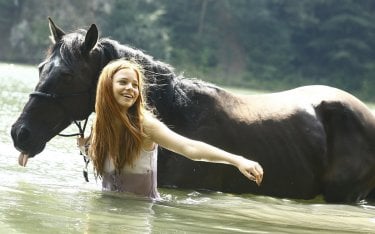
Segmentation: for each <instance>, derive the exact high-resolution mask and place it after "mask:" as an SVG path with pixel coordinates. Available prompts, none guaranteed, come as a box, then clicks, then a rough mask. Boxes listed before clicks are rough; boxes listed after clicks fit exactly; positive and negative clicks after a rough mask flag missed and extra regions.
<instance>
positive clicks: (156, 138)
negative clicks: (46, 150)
mask: <svg viewBox="0 0 375 234" xmlns="http://www.w3.org/2000/svg"><path fill="white" fill-rule="evenodd" d="M95 111H96V117H95V120H94V123H93V130H92V135H91V142H90V148H89V155H90V157H91V159H92V161H93V164H94V170H95V174H96V176H98V177H100V178H102V186H103V189H104V190H110V191H119V192H130V193H133V194H137V195H141V196H147V197H151V198H158V197H159V194H158V192H157V185H156V176H157V174H156V168H157V164H156V161H157V148H158V146H160V147H163V148H165V149H168V150H170V151H173V152H175V153H177V154H181V155H183V156H185V157H187V158H189V159H191V160H204V161H209V162H215V163H226V164H231V165H233V166H236V167H237V168H238V169H239V170H240V171H241V172H242V173H243V174H244V175H245V176H246V177H247V178H249V179H250V180H253V181H255V182H256V183H257V184H258V185H260V183H261V182H262V178H263V169H262V167H261V166H260V165H259V164H258V163H257V162H254V161H251V160H248V159H246V158H244V157H242V156H238V155H234V154H231V153H228V152H225V151H223V150H221V149H218V148H216V147H214V146H211V145H208V144H206V143H203V142H200V141H195V140H191V139H188V138H186V137H183V136H181V135H179V134H177V133H175V132H173V131H172V130H170V129H169V128H168V127H167V126H166V125H164V124H163V123H162V122H160V121H159V120H158V119H157V118H155V116H154V115H153V114H151V113H150V112H149V111H147V108H146V104H145V101H144V97H143V72H142V68H141V67H140V66H139V65H138V64H137V63H134V62H131V61H127V60H115V61H113V62H111V63H109V64H108V65H107V66H106V67H104V69H103V71H102V73H101V75H100V77H99V81H98V87H97V92H96V103H95ZM82 143H83V141H82V140H81V141H79V144H82Z"/></svg>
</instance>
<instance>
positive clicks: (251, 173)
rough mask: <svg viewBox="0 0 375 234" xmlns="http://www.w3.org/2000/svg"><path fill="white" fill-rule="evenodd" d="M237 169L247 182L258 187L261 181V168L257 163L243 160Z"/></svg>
mask: <svg viewBox="0 0 375 234" xmlns="http://www.w3.org/2000/svg"><path fill="white" fill-rule="evenodd" d="M238 169H239V170H240V171H241V173H242V174H244V175H245V176H246V177H247V178H249V180H252V181H255V183H257V185H258V186H259V185H260V184H261V183H262V180H263V168H262V167H261V166H260V165H259V163H257V162H254V161H251V160H248V159H246V158H243V160H242V161H241V162H240V164H239V165H238Z"/></svg>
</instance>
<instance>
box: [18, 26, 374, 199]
mask: <svg viewBox="0 0 375 234" xmlns="http://www.w3.org/2000/svg"><path fill="white" fill-rule="evenodd" d="M49 23H50V30H51V34H52V35H51V38H52V39H53V44H52V46H51V48H50V49H49V52H48V55H47V58H46V59H45V60H44V62H42V63H41V64H40V65H39V77H40V80H39V83H38V84H37V86H36V88H35V92H33V93H32V94H31V95H30V98H29V100H28V102H27V103H26V105H25V107H24V109H23V112H22V113H21V115H20V117H19V118H18V120H17V121H16V122H15V123H14V124H13V126H12V130H11V135H12V138H13V141H14V146H15V147H16V148H17V149H18V150H19V151H20V152H21V155H23V157H24V158H23V159H21V164H22V160H24V159H25V157H26V158H27V157H33V156H35V155H36V154H38V153H40V152H41V151H42V150H43V149H44V147H45V145H46V142H48V141H49V140H50V139H51V138H53V137H54V136H56V135H57V134H58V133H59V132H61V131H62V130H63V129H65V128H66V127H67V126H68V125H70V124H71V123H72V121H73V120H82V119H85V118H86V117H88V116H89V115H90V113H92V112H93V111H94V101H95V87H96V82H97V79H98V76H99V73H100V71H101V69H102V68H103V67H104V66H105V65H106V64H107V63H108V62H109V61H111V60H113V59H117V58H122V57H123V58H127V59H135V60H136V61H138V62H139V63H141V64H142V65H143V66H144V68H145V75H146V83H147V99H148V103H149V104H150V105H151V106H152V107H154V108H155V109H156V110H157V112H158V116H159V117H160V119H161V120H162V121H164V122H165V123H166V124H167V125H168V126H170V127H171V128H173V129H174V130H175V131H177V132H179V133H180V134H182V135H185V136H188V137H190V138H194V139H197V140H202V141H205V142H208V143H210V144H213V145H215V146H218V147H220V148H223V149H225V150H227V151H230V152H233V153H236V154H240V155H244V156H245V157H248V158H251V159H252V160H256V161H258V162H259V163H260V164H261V165H262V166H263V168H264V171H265V176H264V181H263V183H262V185H261V186H260V187H257V186H256V185H254V183H251V182H250V181H248V180H247V179H246V178H245V177H244V176H242V175H241V174H240V172H238V171H237V170H236V169H235V168H233V167H230V166H227V165H221V164H220V165H219V164H209V163H205V162H194V161H190V160H187V159H185V158H184V157H181V156H177V155H175V154H172V153H171V152H169V151H167V150H164V149H161V150H160V152H159V153H160V156H159V161H158V184H159V186H172V187H179V188H190V189H207V190H218V191H223V192H230V193H253V194H261V195H270V196H276V197H286V198H297V199H312V198H314V197H316V196H317V195H322V196H323V197H324V199H325V200H326V201H328V202H356V201H359V200H362V199H366V198H368V195H369V194H370V193H371V191H373V189H374V187H375V144H374V143H375V118H374V116H373V114H372V113H371V112H370V110H369V109H368V108H367V107H366V106H365V105H364V104H363V103H362V102H361V101H359V100H358V99H357V98H355V97H353V96H352V95H350V94H348V93H346V92H344V91H341V90H338V89H335V88H330V87H325V86H307V87H300V88H297V89H293V90H289V91H285V92H279V93H273V94H262V95H251V96H245V95H235V94H232V93H229V92H227V91H225V90H223V89H221V88H218V87H216V86H214V85H211V84H208V83H204V82H202V81H198V80H194V79H186V78H183V77H181V76H176V75H175V73H174V71H173V69H172V68H171V67H170V66H168V65H167V64H164V63H162V62H160V61H156V60H154V59H153V58H152V57H151V56H149V55H146V54H144V53H143V52H141V51H140V50H137V49H133V48H130V47H128V46H124V45H120V44H119V43H117V42H116V41H114V40H110V39H108V38H101V39H99V38H98V30H97V27H96V26H95V25H91V27H90V28H89V29H88V30H87V31H85V30H78V31H76V32H73V33H68V34H66V33H65V32H64V31H63V30H61V29H60V28H59V27H57V26H56V25H55V24H54V23H53V22H52V21H51V20H50V22H49Z"/></svg>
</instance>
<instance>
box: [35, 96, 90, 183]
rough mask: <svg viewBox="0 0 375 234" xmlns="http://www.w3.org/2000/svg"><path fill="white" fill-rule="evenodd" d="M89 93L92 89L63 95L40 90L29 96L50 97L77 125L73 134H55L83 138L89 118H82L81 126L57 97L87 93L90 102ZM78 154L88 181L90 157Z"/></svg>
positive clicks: (84, 175)
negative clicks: (76, 131) (76, 129)
mask: <svg viewBox="0 0 375 234" xmlns="http://www.w3.org/2000/svg"><path fill="white" fill-rule="evenodd" d="M91 93H92V90H87V91H83V92H77V93H70V94H64V95H58V94H53V93H45V92H41V91H34V92H32V93H30V97H33V96H34V97H41V98H47V99H51V100H53V101H55V102H56V103H57V104H58V105H59V106H60V107H61V109H62V110H63V111H64V113H65V114H66V115H67V116H68V117H69V119H70V120H72V121H73V122H74V123H75V125H76V126H77V128H78V131H79V133H73V134H61V133H59V134H57V135H59V136H62V137H71V136H80V137H82V138H84V135H85V129H86V126H87V121H88V119H89V116H87V117H86V119H85V120H84V124H83V126H81V122H78V120H75V119H74V118H73V117H72V116H73V115H72V114H70V113H69V112H68V111H67V109H66V108H65V106H64V105H63V104H62V103H61V102H60V100H59V99H62V98H67V97H75V96H81V95H89V103H90V102H91V100H92V98H91ZM80 154H81V155H82V156H83V160H84V162H85V167H84V168H83V177H84V178H85V180H86V182H89V178H88V170H87V167H88V164H89V162H90V159H89V158H88V157H87V156H86V155H84V154H82V152H80Z"/></svg>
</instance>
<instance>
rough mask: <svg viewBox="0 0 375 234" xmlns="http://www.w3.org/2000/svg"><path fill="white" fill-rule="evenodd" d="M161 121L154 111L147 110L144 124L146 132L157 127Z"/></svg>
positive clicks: (144, 115)
mask: <svg viewBox="0 0 375 234" xmlns="http://www.w3.org/2000/svg"><path fill="white" fill-rule="evenodd" d="M159 123H160V121H159V120H158V119H157V118H156V116H155V115H154V114H153V113H151V112H149V111H146V112H145V113H144V114H143V118H142V124H143V128H144V130H145V133H146V134H147V132H149V131H152V129H155V127H156V126H157V124H159Z"/></svg>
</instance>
